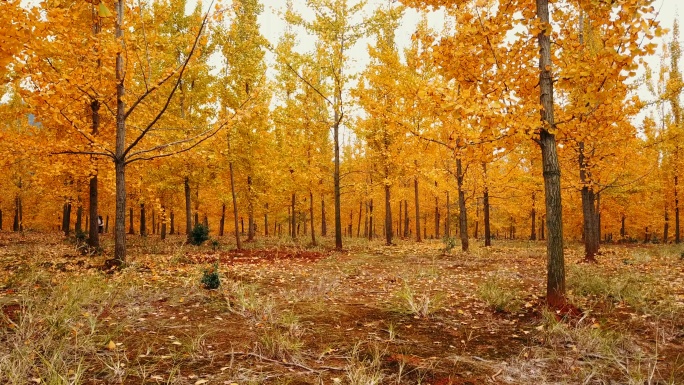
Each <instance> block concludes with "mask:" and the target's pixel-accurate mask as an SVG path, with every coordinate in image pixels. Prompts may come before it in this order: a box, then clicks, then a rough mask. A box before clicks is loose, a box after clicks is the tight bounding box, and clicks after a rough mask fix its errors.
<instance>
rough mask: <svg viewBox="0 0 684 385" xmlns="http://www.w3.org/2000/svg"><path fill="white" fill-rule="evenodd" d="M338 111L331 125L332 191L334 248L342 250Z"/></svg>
mask: <svg viewBox="0 0 684 385" xmlns="http://www.w3.org/2000/svg"><path fill="white" fill-rule="evenodd" d="M341 118H342V117H341V116H339V112H338V110H337V109H335V124H334V125H333V138H334V142H335V172H334V175H333V179H334V193H335V248H336V249H337V250H342V207H341V199H340V198H341V196H340V120H341Z"/></svg>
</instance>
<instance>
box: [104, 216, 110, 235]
mask: <svg viewBox="0 0 684 385" xmlns="http://www.w3.org/2000/svg"><path fill="white" fill-rule="evenodd" d="M104 232H105V233H109V215H107V219H105V228H104Z"/></svg>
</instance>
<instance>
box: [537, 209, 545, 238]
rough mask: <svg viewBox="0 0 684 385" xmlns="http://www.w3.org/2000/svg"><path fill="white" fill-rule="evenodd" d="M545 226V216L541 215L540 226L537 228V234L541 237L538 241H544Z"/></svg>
mask: <svg viewBox="0 0 684 385" xmlns="http://www.w3.org/2000/svg"><path fill="white" fill-rule="evenodd" d="M545 224H546V214H544V215H542V220H541V224H540V226H539V232H540V233H541V236H540V237H539V239H541V240H542V241H545V240H546V235H545V234H546V225H545Z"/></svg>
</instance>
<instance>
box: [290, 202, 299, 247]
mask: <svg viewBox="0 0 684 385" xmlns="http://www.w3.org/2000/svg"><path fill="white" fill-rule="evenodd" d="M296 200H297V197H296V195H295V193H292V200H291V202H290V209H291V211H292V216H291V217H290V221H291V225H290V228H291V229H292V234H290V236H291V237H292V239H295V238H297V208H296V207H295V203H296Z"/></svg>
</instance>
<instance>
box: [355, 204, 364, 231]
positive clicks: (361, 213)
mask: <svg viewBox="0 0 684 385" xmlns="http://www.w3.org/2000/svg"><path fill="white" fill-rule="evenodd" d="M362 215H363V201H361V202H359V220H358V222H357V226H356V238H359V237H360V236H361V216H362Z"/></svg>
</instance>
